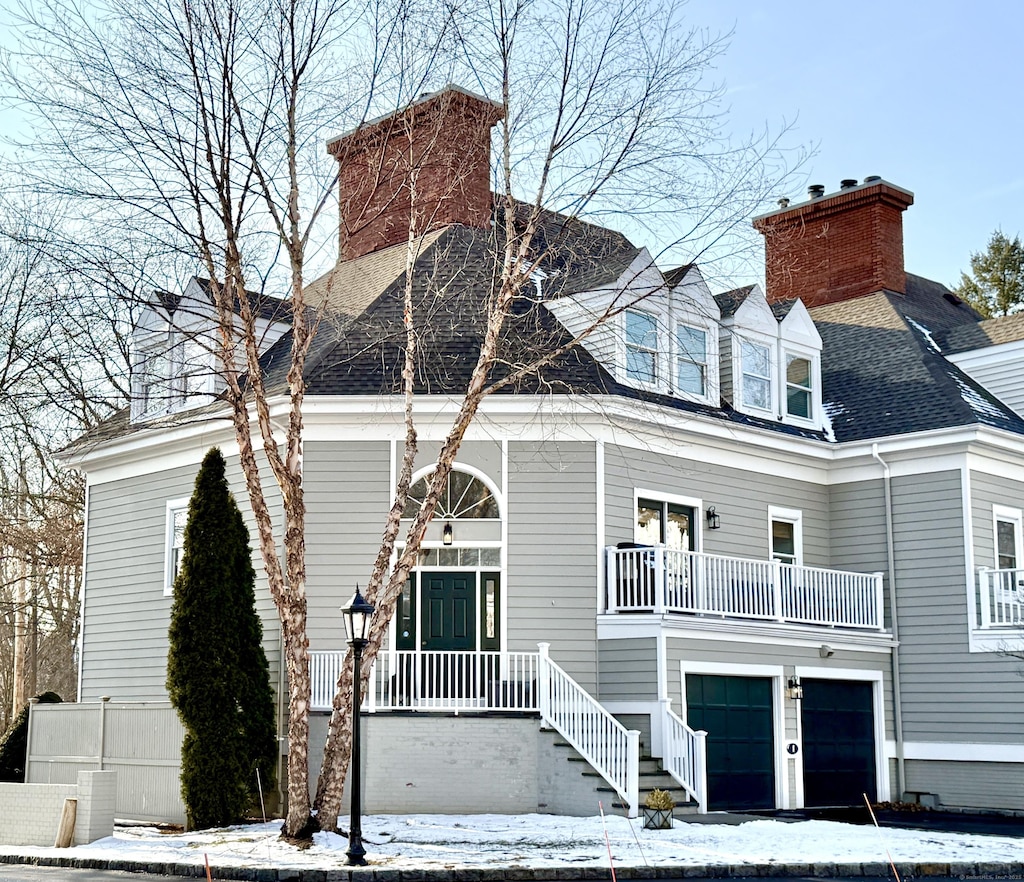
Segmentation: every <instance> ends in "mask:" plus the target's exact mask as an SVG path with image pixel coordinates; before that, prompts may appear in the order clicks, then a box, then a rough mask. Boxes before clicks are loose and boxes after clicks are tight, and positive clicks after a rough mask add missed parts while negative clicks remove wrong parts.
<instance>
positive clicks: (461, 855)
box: [0, 815, 1024, 870]
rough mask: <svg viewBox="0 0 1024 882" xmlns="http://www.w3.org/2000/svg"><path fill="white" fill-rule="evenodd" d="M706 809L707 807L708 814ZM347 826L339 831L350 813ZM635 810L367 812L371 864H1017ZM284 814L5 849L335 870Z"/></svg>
mask: <svg viewBox="0 0 1024 882" xmlns="http://www.w3.org/2000/svg"><path fill="white" fill-rule="evenodd" d="M712 817H713V816H712ZM342 820H343V825H342V826H343V827H345V828H346V829H347V821H346V819H342ZM642 827H643V825H642V823H641V821H640V820H639V819H636V820H632V821H629V820H627V819H625V818H623V817H620V816H614V817H613V816H609V817H608V818H607V819H606V820H605V821H604V822H602V819H601V817H600V816H596V817H592V818H568V817H561V816H554V815H466V816H458V815H372V816H368V817H366V818H364V819H363V842H364V844H365V846H366V851H367V859H368V862H369V863H370V865H371V866H375V867H378V868H387V869H412V868H416V869H424V870H429V869H450V868H454V867H482V868H486V867H495V866H516V867H533V868H548V867H568V866H575V867H580V866H607V865H608V851H607V846H606V844H605V829H607V833H608V841H609V842H610V844H611V851H612V855H613V859H614V862H615V864H616V866H632V867H643V866H666V865H671V866H687V865H717V864H732V865H742V864H765V863H827V862H836V863H868V862H885V861H886V860H887V851H888V854H889V855H891V856H892V859H893V860H894V861H897V862H899V861H914V862H919V861H925V862H933V861H934V862H953V861H965V862H971V863H980V862H989V861H993V862H1004V861H1024V839H1014V838H1011V837H1002V836H981V835H971V834H962V833H944V832H943V833H937V832H925V831H919V830H905V829H893V828H884V827H883V828H882V829H881V830H876V829H875V828H874V827H868V826H858V825H854V824H841V823H836V822H833V821H798V822H795V823H787V822H782V821H774V820H755V821H748V822H746V823H743V824H739V825H734V824H724V823H723V824H715V823H685V822H683V821H679V820H677V821H676V822H675V826H674V828H673V829H672V830H644V829H642ZM280 829H281V822H280V821H271V822H269V823H266V824H253V825H248V826H239V827H229V828H225V829H219V830H207V831H203V832H198V833H178V834H165V833H161V832H160V831H159V830H157V829H156V828H153V827H118V828H117V830H116V831H115V834H114V836H111V837H108V838H106V839H100V840H98V841H97V842H94V843H92V844H90V845H84V846H78V847H76V848H71V849H59V850H58V849H50V848H30V847H14V846H5V847H3V848H2V849H0V850H2V851H3V852H5V853H8V854H19V855H59V856H65V857H77V858H100V859H105V860H129V861H140V862H145V863H158V862H159V863H190V864H196V865H202V864H203V861H204V855H208V856H209V860H210V864H211V865H213V866H230V867H301V868H313V867H319V868H326V869H330V868H334V867H338V866H340V865H342V864H344V863H345V849H346V848H347V847H348V842H347V840H346V839H345V838H344V837H342V836H338V835H335V834H330V833H318V834H316V837H315V842H314V844H313V846H312V847H311V848H309V849H306V850H304V851H303V850H300V849H299V848H297V847H295V846H292V845H288V844H287V843H284V842H282V841H281V840H280V839H279V833H280Z"/></svg>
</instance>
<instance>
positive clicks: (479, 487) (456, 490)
mask: <svg viewBox="0 0 1024 882" xmlns="http://www.w3.org/2000/svg"><path fill="white" fill-rule="evenodd" d="M430 477H431V475H424V476H423V477H422V478H420V479H419V480H418V481H416V482H415V483H414V484H413V485H412V487H410V488H409V498H408V499H407V500H406V503H405V511H404V512H402V517H404V518H414V517H416V515H417V514H419V511H420V509H421V508H422V507H423V501H424V500H425V499H426V496H427V484H428V482H429V480H430ZM500 517H501V513H500V512H499V511H498V501H497V500H496V499H495V498H494V496H493V494H492V493H491V491H490V490H489V489H488V487H487V485H486V484H485V483H484V482H483V481H481V480H480V479H479V478H477V477H474V476H473V475H471V474H469V473H468V472H460V471H456V470H455V469H452V471H451V473H450V474H449V475H448V480H447V481H446V482H445V486H444V489H443V490H442V491H441V496H440V498H439V499H438V500H437V508H436V509H435V511H434V518H435V519H436V520H445V521H454V520H460V519H464V518H481V519H483V518H487V519H494V520H496V519H498V518H500Z"/></svg>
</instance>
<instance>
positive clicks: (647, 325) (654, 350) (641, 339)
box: [626, 309, 658, 383]
mask: <svg viewBox="0 0 1024 882" xmlns="http://www.w3.org/2000/svg"><path fill="white" fill-rule="evenodd" d="M626 376H628V377H629V378H630V379H632V380H639V381H640V382H641V383H656V382H657V381H658V320H657V319H656V318H655V317H654V316H653V315H650V314H649V313H646V312H640V311H639V310H636V309H627V310H626Z"/></svg>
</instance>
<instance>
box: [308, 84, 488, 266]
mask: <svg viewBox="0 0 1024 882" xmlns="http://www.w3.org/2000/svg"><path fill="white" fill-rule="evenodd" d="M503 116H504V111H503V109H502V107H501V105H500V104H495V103H494V102H492V101H488V100H487V99H485V98H481V97H479V96H477V95H474V94H472V93H471V92H467V91H465V90H464V89H460V88H459V87H457V86H448V87H446V88H445V89H443V90H442V91H440V92H435V93H433V94H430V95H424V96H423V97H421V98H420V99H419V100H417V101H416V102H415V103H414V104H412V105H410V106H409V107H408V108H406V109H405V110H404V111H400V112H398V113H396V114H392V115H389V116H386V117H384V118H382V119H379V120H374V121H373V122H370V123H367V124H366V125H364V126H361V127H360V128H358V129H356V130H355V131H354V132H350V133H349V134H347V135H342V136H341V137H340V138H336V139H334V140H333V141H329V142H328V144H327V151H328V153H330V154H331V155H332V156H334V157H335V158H336V159H337V160H338V165H339V168H338V196H339V203H340V207H341V217H340V221H341V222H340V226H339V241H338V246H339V247H338V254H339V259H340V260H350V259H352V258H353V257H359V256H361V255H363V254H368V253H370V252H371V251H377V250H379V249H381V248H386V247H387V246H388V245H395V244H397V243H398V242H404V241H405V240H406V239H407V238H408V236H409V224H410V221H411V220H412V219H413V218H415V222H416V232H417V233H425V232H427V231H429V230H433V229H437V228H438V227H442V226H446V225H448V224H465V225H467V226H471V227H486V226H488V225H489V224H490V220H491V207H492V197H491V128H492V127H493V126H494V124H495V123H497V122H498V120H500V119H501V118H502V117H503ZM413 181H415V200H413V198H412V194H413V189H412V184H413ZM414 210H415V215H414V214H413V211H414Z"/></svg>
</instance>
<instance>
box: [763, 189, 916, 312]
mask: <svg viewBox="0 0 1024 882" xmlns="http://www.w3.org/2000/svg"><path fill="white" fill-rule="evenodd" d="M808 194H809V196H810V199H808V201H806V202H801V203H800V204H799V205H794V206H792V207H791V206H789V204H788V201H784V202H783V203H782V208H781V209H780V210H779V211H773V212H771V213H770V214H763V215H761V216H760V217H756V218H754V227H755V228H756V229H757V230H758V231H759V232H760V233H761V234H762V235H763V236H764V249H765V273H766V280H765V281H766V287H767V292H766V293H767V297H768V301H769V302H770V303H774V302H777V301H780V300H792V299H793V298H794V297H799V298H800V299H801V300H802V301H803V302H804V305H805V306H806V307H808V308H811V307H814V306H821V305H822V304H825V303H836V302H838V301H840V300H849V299H851V298H853V297H860V296H862V295H864V294H873V293H875V292H876V291H882V290H885V291H892V292H895V293H897V294H905V293H906V284H907V275H906V271H905V270H904V268H903V212H904V211H905V210H906V209H907V207H908V206H910V205H913V204H914V194H913V193H911V192H910V191H909V190H904V189H902V188H901V187H896V186H894V185H893V184H889V183H887V182H886V181H883V180H882V179H881V178H879V177H870V178H865V179H864V181H863V183H861V184H859V185H858V184H857V182H856V181H855V180H845V181H843V182H842V184H841V185H840V190H839V192H837V193H832V194H830V195H828V196H826V195H825V188H824V187H822V186H820V185H816V186H813V187H811V188H809V190H808Z"/></svg>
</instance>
